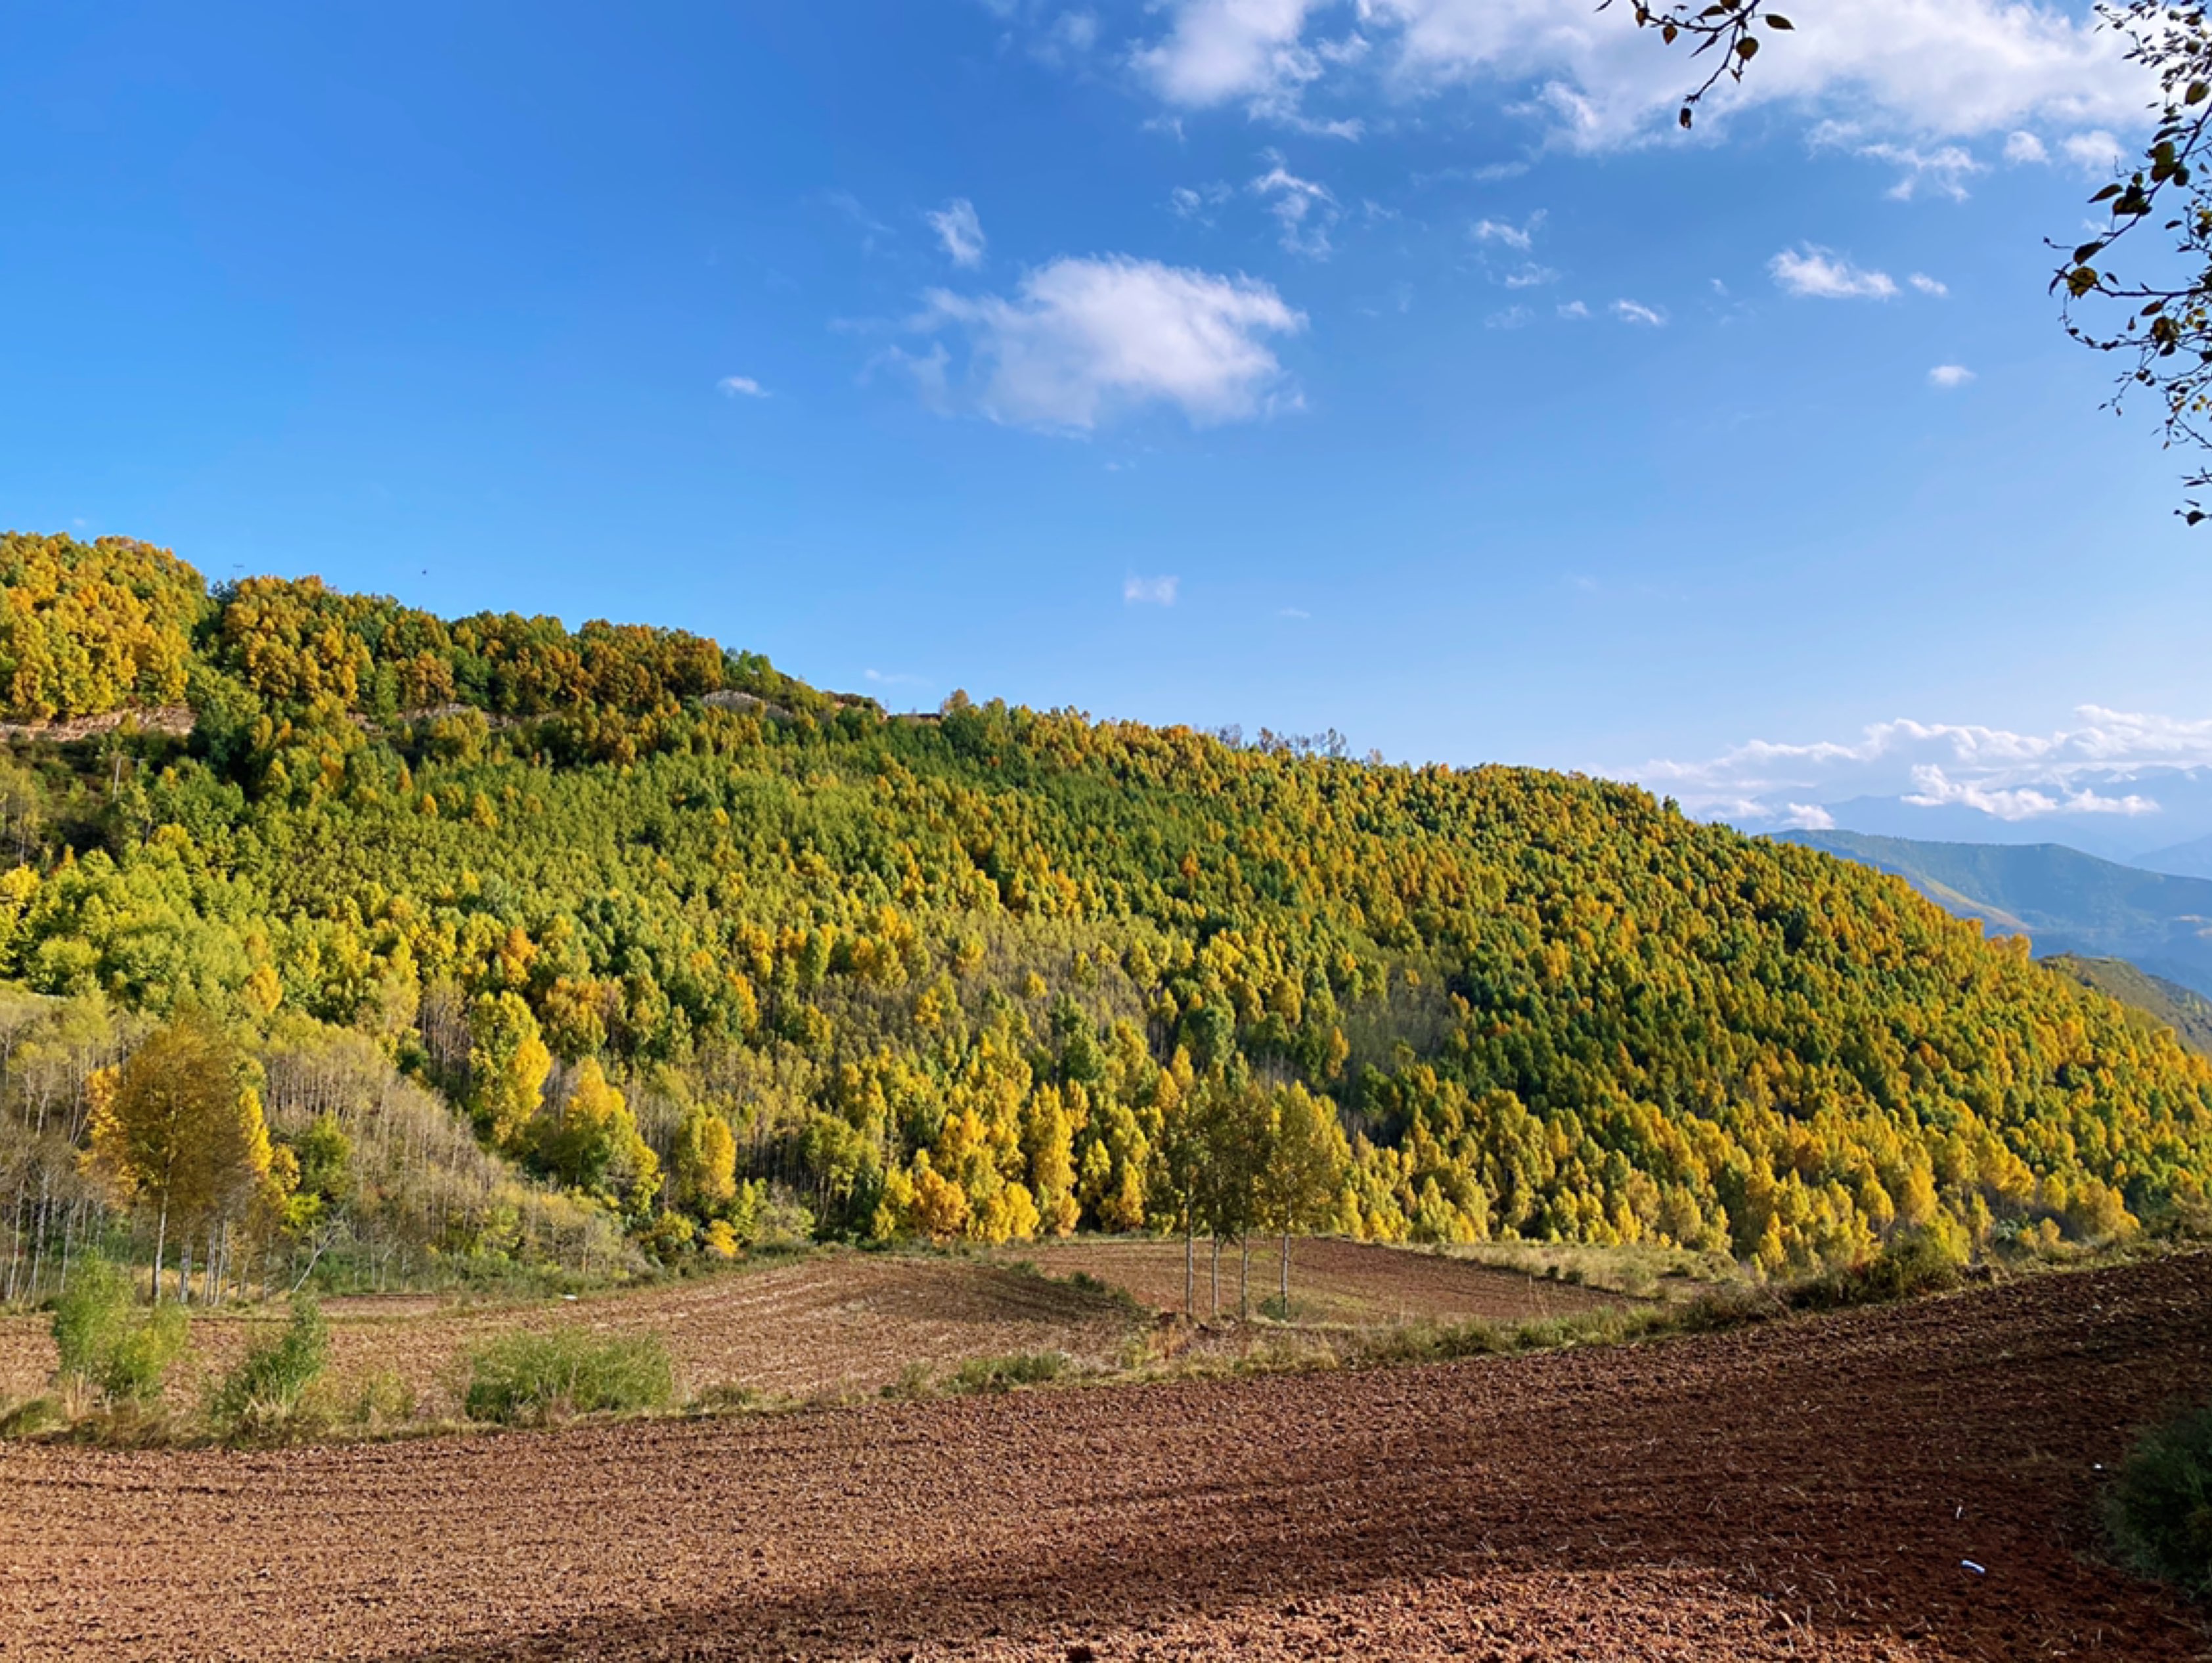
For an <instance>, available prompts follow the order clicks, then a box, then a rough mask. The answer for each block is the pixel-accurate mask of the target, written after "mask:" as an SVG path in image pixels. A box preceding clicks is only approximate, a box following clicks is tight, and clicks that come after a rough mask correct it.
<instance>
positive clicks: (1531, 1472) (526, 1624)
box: [0, 1256, 2212, 1663]
mask: <svg viewBox="0 0 2212 1663" xmlns="http://www.w3.org/2000/svg"><path fill="white" fill-rule="evenodd" d="M2206 1387H2212V1257H2206V1256H2197V1257H2191V1258H2186V1259H2166V1260H2163V1261H2160V1262H2156V1263H2152V1264H2148V1265H2140V1266H2134V1267H2130V1268H2125V1269H2118V1270H2112V1271H2106V1272H2096V1273H2093V1274H2083V1275H2077V1276H2069V1277H2047V1278H2037V1279H2034V1280H2032V1281H2028V1282H2024V1283H2021V1284H2016V1285H2014V1286H2011V1287H2008V1288H2002V1289H1996V1290H1978V1291H1975V1292H1972V1293H1969V1294H1966V1295H1962V1296H1956V1297H1954V1298H1949V1299H1944V1300H1938V1301H1932V1302H1923V1303H1921V1304H1917V1305H1914V1306H1910V1307H1902V1308H1890V1309H1884V1310H1876V1311H1865V1312H1857V1313H1850V1314H1841V1315H1837V1316H1832V1317H1826V1318H1821V1319H1818V1320H1801V1321H1796V1322H1792V1323H1787V1324H1783V1325H1778V1326H1770V1327H1765V1328H1759V1329H1753V1330H1746V1331H1741V1332H1736V1333H1733V1334H1729V1335H1723V1336H1717V1337H1711V1338H1696V1339H1680V1340H1674V1341H1669V1342H1666V1343H1662V1344H1648V1345H1644V1346H1640V1347H1636V1348H1632V1349H1627V1350H1584V1351H1574V1352H1565V1353H1555V1354H1552V1355H1548V1356H1536V1357H1529V1358H1522V1359H1517V1360H1510V1361H1505V1360H1488V1361H1482V1362H1475V1363H1460V1364H1453V1365H1448V1366H1443V1367H1433V1368H1424V1369H1398V1370H1383V1371H1374V1372H1367V1373H1358V1374H1334V1375H1306V1376H1296V1377H1288V1376H1284V1377H1274V1378H1269V1379H1261V1380H1251V1381H1212V1382H1192V1383H1186V1384H1176V1385H1165V1386H1154V1387H1136V1388H1114V1389H1105V1390H1089V1391H1060V1392H1046V1393H1025V1394H1018V1395H1015V1396H1012V1397H1008V1398H999V1399H960V1400H956V1401H951V1402H941V1403H929V1404H914V1405H906V1404H882V1405H874V1406H871V1407H867V1408H863V1409H857V1410H841V1411H823V1412H816V1413H810V1414H805V1415H799V1416H789V1417H771V1418H768V1419H755V1420H734V1421H722V1422H704V1423H700V1422H694V1423H673V1422H659V1423H632V1424H628V1425H611V1426H600V1427H588V1428H578V1429H571V1430H568V1431H565V1432H558V1433H548V1434H542V1435H509V1436H503V1437H476V1438H467V1439H451V1440H433V1441H419V1442H414V1443H403V1444H396V1445H386V1446H374V1447H354V1448H325V1449H312V1450H301V1451H296V1452H290V1453H278V1454H226V1453H221V1452H204V1453H193V1454H143V1455H117V1454H100V1453H95V1452H90V1451H84V1450H77V1449H70V1448H59V1447H48V1446H38V1447H21V1446H16V1447H0V1657H6V1658H8V1659H9V1660H15V1659H22V1660H30V1659H40V1660H45V1659H49V1658H58V1657H75V1656H100V1657H131V1658H137V1657H146V1658H170V1657H188V1656H189V1657H197V1656H225V1657H236V1658H246V1659H261V1658H289V1657H299V1656H309V1655H312V1656H319V1657H320V1656H330V1657H380V1658H420V1659H426V1660H427V1659H450V1660H463V1659H492V1658H512V1659H521V1658H555V1657H580V1656H589V1657H623V1658H671V1659H672V1658H702V1659H703V1658H732V1659H735V1658H757V1657H768V1658H777V1657H806V1658H814V1657H854V1658H902V1657H908V1656H913V1657H922V1658H938V1657H947V1656H958V1657H970V1658H994V1659H995V1658H1017V1657H1018V1658H1024V1659H1077V1660H1079V1659H1082V1658H1085V1657H1087V1656H1095V1657H1096V1658H1097V1659H1099V1660H1109V1659H1125V1658H1127V1659H1134V1658H1153V1659H1159V1658H1198V1657H1219V1656H1227V1655H1236V1656H1238V1657H1250V1658H1285V1657H1297V1658H1323V1657H1363V1658H1401V1657H1404V1658H1431V1657H1434V1658H1443V1657H1447V1656H1452V1657H1473V1658H1479V1659H1487V1660H1503V1663H1522V1660H1540V1659H1541V1660H1552V1659H1599V1658H1604V1659H1628V1658H1636V1659H1644V1658H1699V1659H1706V1658H1711V1659H1720V1658H1753V1659H1780V1658H1805V1657H1822V1658H1836V1659H1848V1660H1863V1659H1876V1658H1887V1659H1914V1660H1957V1659H1976V1660H1997V1659H2004V1660H2013V1659H2025V1658H2042V1657H2073V1658H2082V1657H2101V1658H2112V1659H2129V1660H2137V1663H2163V1660H2171V1659H2179V1658H2184V1657H2192V1656H2197V1655H2200V1654H2203V1649H2204V1636H2203V1633H2202V1631H2201V1630H2198V1629H2197V1627H2196V1626H2195V1625H2194V1622H2193V1619H2192V1616H2191V1613H2190V1612H2189V1611H2187V1610H2186V1609H2185V1608H2184V1607H2182V1606H2180V1605H2177V1604H2176V1603H2175V1602H2174V1601H2172V1599H2169V1598H2168V1597H2167V1596H2166V1595H2164V1594H2163V1593H2160V1591H2159V1590H2157V1589H2155V1588H2152V1587H2146V1586H2144V1585H2142V1584H2140V1583H2136V1582H2133V1581H2130V1580H2129V1579H2127V1578H2126V1577H2124V1576H2123V1575H2121V1574H2120V1573H2118V1572H2117V1571H2115V1570H2112V1569H2109V1568H2108V1567H2106V1566H2105V1565H2103V1564H2102V1563H2100V1562H2098V1561H2097V1560H2096V1559H2095V1558H2094V1557H2093V1548H2094V1540H2095V1538H2094V1531H2093V1525H2092V1522H2091V1521H2092V1519H2093V1505H2094V1496H2095V1487H2096V1484H2097V1482H2098V1478H2097V1475H2096V1472H2095V1471H2094V1468H2095V1464H2097V1463H2099V1462H2104V1463H2110V1462H2112V1461H2113V1460H2115V1459H2116V1458H2117V1456H2118V1454H2119V1453H2120V1451H2121V1449H2122V1448H2124V1442H2125V1432H2124V1428H2125V1427H2126V1426H2127V1425H2129V1424H2130V1423H2133V1422H2136V1421H2138V1420H2140V1419H2141V1418H2142V1417H2145V1416H2147V1415H2149V1414H2152V1413H2154V1412H2156V1411H2158V1410H2160V1408H2161V1407H2162V1406H2163V1405H2166V1403H2168V1402H2169V1401H2171V1400H2172V1399H2174V1398H2175V1397H2176V1396H2177V1395H2178V1394H2181V1393H2197V1392H2201V1391H2203V1390H2204V1389H2205V1388H2206ZM1962 1560H1972V1561H1975V1562H1977V1563H1978V1564H1979V1565H1980V1566H1982V1567H1984V1570H1983V1572H1981V1573H1979V1574H1978V1573H1977V1572H1975V1571H1973V1570H1972V1569H1966V1568H1964V1567H1963V1566H1962V1565H1961V1563H1960V1562H1961V1561H1962Z"/></svg>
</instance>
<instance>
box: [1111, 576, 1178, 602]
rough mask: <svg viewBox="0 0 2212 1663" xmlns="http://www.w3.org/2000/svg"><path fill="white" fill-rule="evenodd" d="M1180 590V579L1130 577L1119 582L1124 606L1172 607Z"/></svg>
mask: <svg viewBox="0 0 2212 1663" xmlns="http://www.w3.org/2000/svg"><path fill="white" fill-rule="evenodd" d="M1180 592H1182V579H1181V578H1174V577H1161V578H1140V577H1136V576H1130V577H1127V578H1124V579H1123V580H1121V604H1123V605H1125V606H1173V605H1174V604H1176V597H1177V595H1178V594H1179V593H1180Z"/></svg>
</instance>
